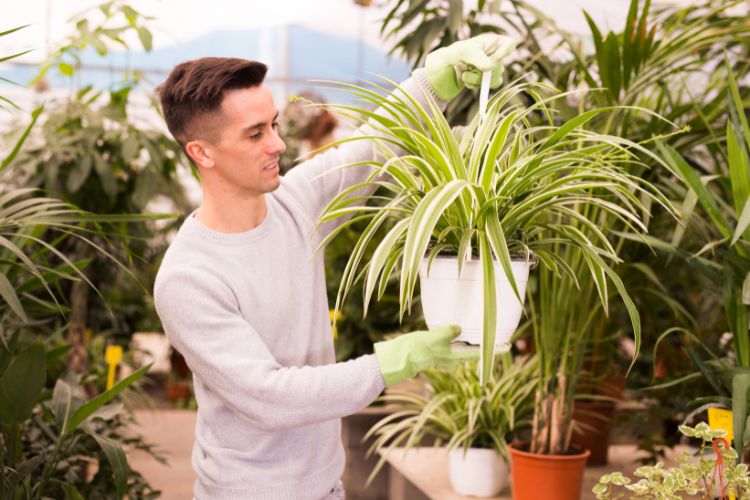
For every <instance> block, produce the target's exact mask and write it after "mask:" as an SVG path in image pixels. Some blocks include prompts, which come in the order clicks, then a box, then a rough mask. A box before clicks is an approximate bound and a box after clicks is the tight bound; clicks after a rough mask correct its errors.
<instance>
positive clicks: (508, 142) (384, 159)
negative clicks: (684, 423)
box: [321, 81, 668, 387]
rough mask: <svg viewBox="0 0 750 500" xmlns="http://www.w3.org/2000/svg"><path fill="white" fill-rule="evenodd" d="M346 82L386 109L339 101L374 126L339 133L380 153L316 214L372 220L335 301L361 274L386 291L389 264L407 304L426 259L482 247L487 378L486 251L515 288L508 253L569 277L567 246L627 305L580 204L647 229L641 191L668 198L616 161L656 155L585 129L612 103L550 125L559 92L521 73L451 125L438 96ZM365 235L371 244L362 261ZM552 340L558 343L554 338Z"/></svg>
mask: <svg viewBox="0 0 750 500" xmlns="http://www.w3.org/2000/svg"><path fill="white" fill-rule="evenodd" d="M346 88H348V89H349V90H350V91H351V92H352V93H354V94H355V95H357V96H358V97H360V98H361V99H363V100H364V101H365V102H368V103H371V104H374V105H376V106H381V107H382V108H383V110H384V111H383V113H382V114H374V113H371V112H362V114H361V115H359V114H358V113H360V111H361V110H359V109H358V108H356V107H352V106H335V109H336V110H337V111H339V112H340V113H343V114H345V115H347V116H349V117H351V118H352V119H355V120H360V121H362V122H365V121H366V120H368V119H369V120H370V126H371V127H372V129H373V131H374V134H371V135H366V136H360V137H354V138H352V139H347V140H345V141H350V140H363V139H364V140H373V141H374V142H375V144H376V145H378V149H379V151H380V153H381V155H382V156H381V158H380V159H379V160H377V161H374V162H372V163H370V164H371V165H373V166H374V167H376V168H375V173H374V174H373V175H372V176H371V178H370V179H369V180H368V181H366V182H365V183H364V184H363V185H357V186H353V187H351V188H350V189H347V190H345V191H344V192H342V193H341V194H340V195H339V196H338V197H336V198H335V199H334V200H333V201H332V202H331V203H330V204H329V205H328V206H327V208H326V209H325V211H324V213H323V215H322V216H321V222H325V221H328V220H332V219H335V218H337V217H341V216H345V215H354V217H353V218H352V219H350V220H349V221H348V222H346V223H344V224H343V225H342V226H340V228H345V227H347V226H348V225H349V224H352V223H355V222H358V221H367V223H368V225H367V228H366V229H365V231H364V232H363V233H362V235H361V237H360V239H359V241H358V242H357V245H356V247H355V249H354V251H353V252H352V255H351V257H350V259H349V264H348V266H347V269H346V270H345V273H344V276H343V278H342V281H341V286H340V289H339V298H338V301H337V304H340V303H342V302H343V301H344V300H345V298H346V296H347V294H348V293H349V291H350V290H351V288H352V286H353V283H354V282H355V281H356V280H357V279H363V280H364V284H365V285H364V301H365V304H367V303H369V302H370V300H371V298H372V297H373V295H375V293H376V290H377V295H376V296H379V295H380V294H382V292H383V289H384V287H385V286H386V285H387V284H388V282H389V280H390V278H391V276H393V275H395V276H398V277H399V287H400V288H399V300H400V306H401V311H402V314H403V313H404V312H406V311H408V310H410V308H411V305H412V300H413V296H414V291H415V287H416V284H417V275H418V268H419V265H420V262H421V261H422V259H423V258H425V257H426V258H428V259H429V260H432V259H433V258H435V256H437V255H438V254H439V253H441V252H442V253H446V252H449V253H453V254H455V255H458V256H460V257H461V258H460V259H459V271H460V266H461V264H462V258H463V257H464V256H468V255H472V254H474V255H478V256H479V259H480V261H481V262H482V268H483V287H484V297H486V299H485V301H484V308H485V309H484V318H485V321H484V324H483V342H482V346H483V348H482V366H481V370H482V371H481V379H482V380H483V381H486V380H488V378H489V373H490V369H491V366H492V359H493V350H494V339H495V321H496V315H497V312H496V310H495V300H494V297H495V279H494V275H495V274H494V273H495V267H494V264H493V262H494V261H497V262H499V264H500V265H501V267H502V269H503V272H504V273H505V274H506V276H508V278H509V281H510V282H511V285H512V287H513V288H514V290H516V295H518V292H517V288H516V285H515V281H514V280H513V278H512V274H511V272H510V265H511V258H512V257H513V256H521V258H524V259H531V258H532V255H533V256H534V257H533V258H536V259H538V260H539V262H540V263H541V267H543V268H545V269H548V270H549V272H550V273H552V274H554V275H558V276H560V275H566V276H569V277H570V278H571V280H573V281H574V282H575V280H576V279H578V276H576V275H574V274H573V272H572V269H571V267H570V265H569V264H568V263H567V262H565V261H563V260H562V259H560V258H559V257H558V253H559V249H560V247H569V248H572V249H574V251H575V252H578V254H579V258H580V259H581V262H585V266H584V267H585V268H586V272H587V273H588V274H590V276H591V278H592V280H593V282H594V283H596V288H597V290H598V293H599V297H600V300H601V301H602V303H603V304H604V307H605V308H606V304H607V302H608V296H609V291H608V282H609V281H611V282H612V283H614V284H615V287H616V289H617V291H618V293H619V294H620V296H622V297H623V300H625V301H626V303H628V304H629V305H632V301H631V300H630V298H629V296H628V295H627V292H626V291H625V290H624V288H623V287H622V283H621V280H620V278H619V276H617V274H616V273H615V272H614V271H613V269H612V266H611V265H612V264H616V263H618V262H619V260H620V259H619V258H618V257H617V255H616V252H615V249H614V248H613V247H612V246H611V244H610V242H609V241H608V239H607V237H606V235H605V234H603V233H602V232H601V231H600V230H599V228H598V226H597V221H596V220H593V219H589V218H587V210H591V209H596V210H598V211H600V212H599V213H607V214H608V215H610V216H611V217H612V218H613V219H615V220H618V221H620V222H621V223H622V224H623V225H624V226H625V227H628V228H631V229H632V230H633V231H636V232H638V231H642V230H643V229H644V228H645V226H644V224H643V222H642V221H641V216H642V213H645V211H646V209H645V206H644V204H643V201H642V199H650V200H652V201H654V200H655V202H656V203H661V204H664V205H665V206H668V202H667V201H666V200H664V199H663V197H662V196H661V195H660V193H659V192H658V191H656V190H655V189H654V188H653V186H651V185H649V184H648V183H644V182H643V181H642V180H641V179H639V178H637V177H635V176H633V175H630V174H629V173H627V172H626V171H625V169H624V167H625V166H626V165H630V164H637V165H643V163H642V161H641V160H640V159H639V158H638V156H637V154H643V155H645V156H647V157H649V158H652V159H654V161H660V160H658V158H657V157H656V156H655V155H653V153H650V152H649V151H648V150H646V149H645V148H643V147H642V146H641V145H638V144H635V143H633V142H632V141H628V140H626V139H622V138H618V137H613V136H607V135H603V134H597V133H594V132H590V131H588V130H586V129H584V128H583V125H584V124H585V123H586V122H587V121H589V120H591V119H592V118H593V117H595V116H596V115H598V114H601V113H605V112H607V111H609V109H607V108H599V109H592V110H589V111H587V112H585V113H583V114H581V115H580V116H578V117H576V118H574V119H571V120H570V121H568V122H566V123H565V124H563V125H562V126H559V127H557V126H555V125H554V123H553V121H552V116H553V115H554V109H553V106H554V103H555V102H557V101H558V100H561V99H564V97H565V96H566V94H564V93H559V92H556V91H555V90H554V89H551V88H550V87H548V86H546V85H544V84H540V83H529V82H520V81H517V82H513V83H511V84H510V85H508V86H507V87H506V88H504V89H502V90H501V91H500V92H498V93H497V94H496V95H495V96H494V97H493V98H492V100H491V102H490V103H489V106H488V109H487V113H486V115H485V116H481V115H478V116H476V117H475V118H474V119H473V120H472V122H471V123H470V124H469V126H468V127H467V128H466V129H465V130H461V131H453V130H451V129H450V127H449V126H448V123H447V121H446V119H445V118H444V117H443V115H442V113H441V110H440V109H439V108H438V107H437V105H436V104H435V103H434V102H430V104H429V106H428V108H427V109H424V108H422V107H421V106H419V105H418V104H417V103H416V102H414V101H413V99H411V98H409V97H408V96H407V97H402V96H404V95H405V94H404V93H403V92H396V94H397V95H395V96H394V97H392V98H391V99H390V100H387V99H385V98H383V97H382V96H380V95H379V94H377V93H375V92H372V91H369V90H366V89H362V88H359V87H356V86H346ZM521 92H527V93H528V94H530V95H533V96H534V98H535V104H534V105H533V106H524V105H519V104H516V103H515V102H514V101H513V98H514V97H516V96H517V95H518V94H520V93H521ZM534 113H539V114H541V115H543V116H546V117H548V120H549V121H548V122H547V123H545V124H544V125H536V126H535V125H533V124H532V123H530V118H529V117H530V116H531V115H532V114H534ZM454 133H455V134H456V135H454ZM458 135H460V137H459V136H458ZM342 142H343V141H342ZM391 148H393V149H391ZM636 153H637V154H636ZM357 165H359V164H357ZM382 174H388V177H385V176H383V175H382ZM364 186H366V187H370V188H377V187H380V188H383V189H384V190H385V191H386V193H387V194H385V195H384V199H383V204H382V205H379V206H372V205H367V206H361V205H358V204H356V202H361V201H362V196H360V195H357V194H355V193H358V190H360V189H361V188H362V187H364ZM385 224H388V225H389V226H388V227H389V229H388V233H387V235H386V236H385V237H384V238H382V239H379V240H377V241H373V240H374V235H375V234H376V232H377V230H378V229H379V228H381V227H382V226H384V225H385ZM391 225H392V226H391ZM335 234H336V232H335V231H334V232H333V233H331V235H329V237H328V239H330V238H333V237H334V236H335ZM326 241H328V240H326ZM324 243H325V242H324ZM371 244H374V246H375V250H374V252H373V254H372V257H371V258H370V259H369V260H367V261H364V260H363V257H364V255H365V252H366V249H367V248H368V247H369V245H371ZM337 308H338V307H337ZM629 312H630V313H631V315H632V317H633V324H634V328H635V329H636V330H635V336H636V343H639V342H640V332H639V330H638V325H637V321H636V319H637V313H636V311H635V309H634V308H633V307H629ZM569 339H570V337H568V340H569ZM560 345H562V346H563V347H564V346H565V343H562V344H558V345H556V346H555V349H559V348H560ZM544 362H545V361H544V359H542V364H543V363H544ZM546 383H547V379H544V381H542V380H540V385H541V386H542V387H544V386H545V384H546Z"/></svg>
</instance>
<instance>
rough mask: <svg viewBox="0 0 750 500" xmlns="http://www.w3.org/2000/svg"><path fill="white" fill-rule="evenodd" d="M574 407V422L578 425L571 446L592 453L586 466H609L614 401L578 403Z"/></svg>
mask: <svg viewBox="0 0 750 500" xmlns="http://www.w3.org/2000/svg"><path fill="white" fill-rule="evenodd" d="M573 407H574V409H573V420H575V421H576V423H577V424H578V425H577V429H576V430H574V431H573V437H572V439H571V444H572V445H574V446H578V447H579V448H581V449H583V450H589V451H590V452H591V455H589V458H588V461H587V462H586V465H607V454H608V451H609V435H610V433H611V431H612V416H613V415H614V413H615V403H614V401H595V400H592V401H576V402H575V403H574V405H573Z"/></svg>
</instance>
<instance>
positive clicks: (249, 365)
mask: <svg viewBox="0 0 750 500" xmlns="http://www.w3.org/2000/svg"><path fill="white" fill-rule="evenodd" d="M154 298H155V304H156V310H157V313H158V314H159V317H160V319H161V321H162V325H163V326H164V331H165V333H166V335H167V338H168V339H169V341H170V342H171V343H172V344H173V345H174V346H175V348H176V349H177V350H178V351H179V352H180V353H181V354H182V355H183V356H184V357H185V360H186V362H187V364H188V366H189V367H190V369H191V370H192V371H193V373H194V374H195V376H196V377H197V378H198V379H200V381H201V383H202V384H203V385H204V387H205V389H206V390H208V391H211V392H212V393H213V396H214V397H218V398H220V399H221V400H223V401H225V402H226V404H227V406H229V407H230V408H232V409H233V410H234V411H236V412H237V413H238V414H240V415H242V416H243V417H245V418H246V419H247V420H248V421H249V422H250V423H251V424H252V425H253V426H255V427H257V428H259V429H261V430H264V431H279V430H284V429H290V428H295V427H300V426H304V425H309V424H313V423H317V422H322V421H325V420H330V419H334V418H341V417H344V416H346V415H350V414H352V413H355V412H357V411H359V410H360V409H362V408H364V407H365V406H367V405H368V404H369V403H371V402H372V401H373V400H374V399H375V398H376V397H377V396H378V395H379V394H380V392H381V391H382V390H383V388H384V382H383V378H382V375H381V373H380V368H379V365H378V362H377V359H376V358H375V356H373V355H368V356H362V357H360V358H357V359H354V360H351V361H347V362H345V363H334V364H330V365H323V366H289V367H286V366H281V365H280V364H279V363H278V362H277V361H276V359H275V358H274V356H273V355H272V354H271V352H270V351H269V349H268V348H267V346H266V345H265V344H264V342H263V341H262V339H261V338H260V336H259V335H258V333H257V332H256V331H255V330H254V329H253V327H252V325H251V324H249V323H248V322H247V321H246V320H245V319H244V318H243V316H242V314H241V313H240V311H239V308H238V305H237V302H236V300H235V298H234V295H233V293H232V292H231V290H230V289H229V288H228V287H227V286H226V285H225V284H223V283H222V282H221V281H220V280H218V279H217V278H215V277H213V276H210V275H207V274H203V273H197V272H195V270H194V269H192V270H190V272H187V271H185V272H181V273H172V274H171V275H169V276H161V277H159V279H157V283H156V286H155V289H154Z"/></svg>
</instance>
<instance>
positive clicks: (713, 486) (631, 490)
mask: <svg viewBox="0 0 750 500" xmlns="http://www.w3.org/2000/svg"><path fill="white" fill-rule="evenodd" d="M680 432H681V433H682V434H684V435H685V436H687V437H691V438H697V439H700V440H701V444H700V449H699V450H698V452H697V453H696V454H695V455H693V454H691V453H690V452H687V451H685V452H683V453H682V455H681V456H680V457H679V458H678V459H677V461H678V465H677V466H676V467H670V468H666V469H665V468H664V466H663V464H662V463H661V462H659V463H657V464H656V465H647V466H643V467H639V468H638V469H636V471H635V472H634V475H635V476H637V477H640V478H641V479H640V480H639V481H638V482H636V483H634V484H631V480H630V478H628V477H626V476H625V475H623V474H622V473H621V472H614V473H612V474H607V475H605V476H602V477H601V478H600V479H599V482H598V483H597V484H596V486H594V489H593V492H594V494H596V498H598V499H600V500H610V499H614V498H624V497H623V495H620V494H619V493H618V491H619V490H622V489H625V490H627V491H628V495H629V497H632V498H684V497H685V496H687V495H689V496H691V497H699V498H704V499H711V498H717V497H718V498H721V499H728V498H748V495H750V477H748V471H747V465H745V464H742V463H738V461H737V456H738V455H737V452H736V451H735V450H734V449H732V448H730V447H729V443H727V441H726V440H725V439H724V438H723V436H724V435H725V434H726V431H723V430H712V429H711V428H710V427H709V426H708V424H706V423H705V422H701V423H699V424H698V425H696V426H695V427H689V426H687V425H681V426H680Z"/></svg>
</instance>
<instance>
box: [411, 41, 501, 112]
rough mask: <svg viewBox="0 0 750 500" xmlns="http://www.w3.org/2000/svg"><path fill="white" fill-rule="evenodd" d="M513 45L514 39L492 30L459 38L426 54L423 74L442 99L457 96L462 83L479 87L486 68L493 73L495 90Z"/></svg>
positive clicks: (491, 82) (499, 82)
mask: <svg viewBox="0 0 750 500" xmlns="http://www.w3.org/2000/svg"><path fill="white" fill-rule="evenodd" d="M515 48H516V42H515V40H513V39H512V38H509V37H507V36H503V35H495V34H493V33H483V34H481V35H477V36H475V37H473V38H469V39H468V40H461V41H459V42H455V43H453V44H451V45H449V46H448V47H443V48H440V49H437V50H435V51H434V52H430V54H428V56H427V59H426V60H425V64H424V72H425V77H427V81H428V82H429V83H430V86H431V87H432V88H433V90H434V91H435V93H436V94H437V95H438V97H440V98H441V99H442V100H444V101H450V100H451V99H453V98H454V97H456V96H457V95H458V93H459V92H461V89H462V88H464V85H465V86H467V87H469V88H470V89H472V88H477V87H479V85H481V83H482V73H483V72H485V71H491V72H492V74H491V77H490V87H491V88H493V89H494V88H495V87H497V86H499V85H500V84H501V83H502V81H503V58H504V57H506V56H507V55H508V54H510V53H511V52H513V49H515Z"/></svg>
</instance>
